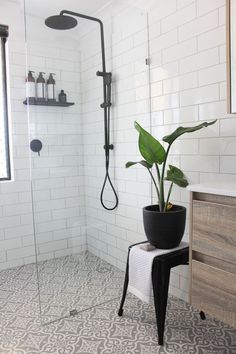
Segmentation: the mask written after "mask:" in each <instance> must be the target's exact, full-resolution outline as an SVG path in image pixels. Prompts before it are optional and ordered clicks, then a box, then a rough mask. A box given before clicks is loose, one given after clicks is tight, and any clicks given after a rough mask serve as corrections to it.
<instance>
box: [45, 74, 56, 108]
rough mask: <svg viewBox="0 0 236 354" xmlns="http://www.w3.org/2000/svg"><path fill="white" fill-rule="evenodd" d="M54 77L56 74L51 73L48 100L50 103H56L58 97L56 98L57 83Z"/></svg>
mask: <svg viewBox="0 0 236 354" xmlns="http://www.w3.org/2000/svg"><path fill="white" fill-rule="evenodd" d="M53 75H56V74H54V73H50V74H49V78H48V79H47V99H48V101H56V96H55V84H56V81H55V79H54V77H53Z"/></svg>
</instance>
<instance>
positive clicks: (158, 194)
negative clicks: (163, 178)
mask: <svg viewBox="0 0 236 354" xmlns="http://www.w3.org/2000/svg"><path fill="white" fill-rule="evenodd" d="M148 172H149V174H150V176H151V179H152V181H153V183H154V186H155V188H156V192H157V198H158V201H159V204H160V192H159V189H158V187H157V184H156V181H155V178H154V177H153V174H152V172H151V171H150V169H149V168H148Z"/></svg>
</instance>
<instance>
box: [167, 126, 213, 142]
mask: <svg viewBox="0 0 236 354" xmlns="http://www.w3.org/2000/svg"><path fill="white" fill-rule="evenodd" d="M215 122H216V120H214V121H213V122H204V123H202V124H199V125H196V126H195V127H179V128H177V129H176V130H175V131H174V132H173V133H171V134H170V135H166V136H164V138H163V139H162V140H163V141H165V142H166V143H168V144H169V145H171V144H172V143H173V142H174V141H175V140H176V139H177V138H178V137H179V136H181V135H183V134H185V133H192V132H195V131H197V130H200V129H202V128H205V127H208V126H209V125H212V124H214V123H215Z"/></svg>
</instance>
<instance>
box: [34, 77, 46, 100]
mask: <svg viewBox="0 0 236 354" xmlns="http://www.w3.org/2000/svg"><path fill="white" fill-rule="evenodd" d="M43 74H45V73H44V72H42V71H40V72H39V76H38V78H37V82H36V91H37V100H38V101H45V99H46V93H45V79H44V77H43Z"/></svg>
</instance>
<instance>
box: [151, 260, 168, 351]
mask: <svg viewBox="0 0 236 354" xmlns="http://www.w3.org/2000/svg"><path fill="white" fill-rule="evenodd" d="M169 281H170V267H168V266H165V264H164V263H161V262H159V261H157V262H155V264H153V268H152V285H153V295H154V305H155V312H156V319H157V332H158V344H159V345H163V338H164V330H165V318H166V306H167V300H168V290H169Z"/></svg>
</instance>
